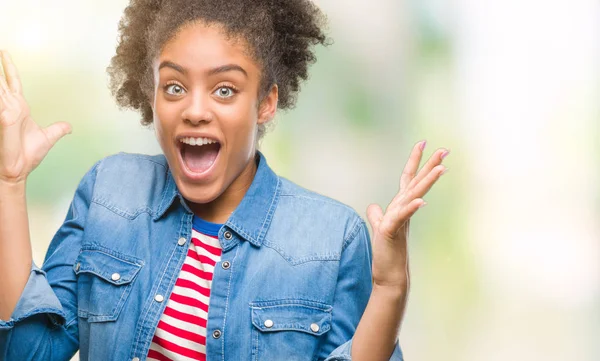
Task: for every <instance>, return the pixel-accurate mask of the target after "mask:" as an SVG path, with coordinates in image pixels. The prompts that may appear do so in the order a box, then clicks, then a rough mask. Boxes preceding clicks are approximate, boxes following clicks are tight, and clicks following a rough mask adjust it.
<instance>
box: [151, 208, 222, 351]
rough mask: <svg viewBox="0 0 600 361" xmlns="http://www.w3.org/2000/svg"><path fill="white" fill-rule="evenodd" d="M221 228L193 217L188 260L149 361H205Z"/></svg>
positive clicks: (169, 303) (155, 340)
mask: <svg viewBox="0 0 600 361" xmlns="http://www.w3.org/2000/svg"><path fill="white" fill-rule="evenodd" d="M220 227H221V225H218V224H215V223H209V222H206V221H203V220H201V219H200V218H198V217H194V226H193V229H192V241H191V242H190V246H189V249H188V253H187V257H186V258H185V262H184V263H183V267H182V268H181V272H180V273H179V277H178V278H177V282H176V283H175V287H174V288H173V292H172V293H171V296H170V297H169V300H168V301H167V305H166V308H165V311H164V313H163V315H162V316H161V318H160V320H159V322H158V327H157V328H156V331H155V333H154V338H153V339H152V344H151V345H150V350H149V351H148V358H147V359H148V360H158V361H192V360H202V361H205V360H206V321H207V319H208V303H209V299H210V287H211V284H212V277H213V272H214V268H215V264H216V263H217V262H219V261H220V260H221V245H220V244H219V239H218V237H217V235H218V231H219V228H220Z"/></svg>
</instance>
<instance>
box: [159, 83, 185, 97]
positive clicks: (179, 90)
mask: <svg viewBox="0 0 600 361" xmlns="http://www.w3.org/2000/svg"><path fill="white" fill-rule="evenodd" d="M164 89H165V92H166V93H167V94H169V95H181V94H183V93H185V90H184V89H183V87H182V86H181V85H179V84H167V85H166V86H165V88H164Z"/></svg>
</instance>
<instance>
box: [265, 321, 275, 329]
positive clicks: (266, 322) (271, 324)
mask: <svg viewBox="0 0 600 361" xmlns="http://www.w3.org/2000/svg"><path fill="white" fill-rule="evenodd" d="M265 327H266V328H271V327H273V320H266V321H265Z"/></svg>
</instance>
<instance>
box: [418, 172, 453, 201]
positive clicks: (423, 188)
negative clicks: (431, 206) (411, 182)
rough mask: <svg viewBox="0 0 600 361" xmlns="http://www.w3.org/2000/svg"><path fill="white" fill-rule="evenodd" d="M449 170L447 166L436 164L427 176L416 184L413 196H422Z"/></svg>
mask: <svg viewBox="0 0 600 361" xmlns="http://www.w3.org/2000/svg"><path fill="white" fill-rule="evenodd" d="M447 171H448V168H446V166H444V165H442V164H440V165H437V166H435V167H434V168H433V169H432V170H431V171H430V172H429V173H428V174H427V175H426V176H425V178H423V179H422V180H421V181H420V182H419V183H418V184H416V185H415V186H414V187H413V189H412V190H411V192H410V193H411V196H412V197H413V198H421V197H423V196H425V194H427V192H429V190H430V189H431V187H433V185H434V184H435V182H437V181H438V179H440V177H441V176H442V175H443V174H444V173H446V172H447Z"/></svg>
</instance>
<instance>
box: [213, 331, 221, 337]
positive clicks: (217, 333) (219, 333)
mask: <svg viewBox="0 0 600 361" xmlns="http://www.w3.org/2000/svg"><path fill="white" fill-rule="evenodd" d="M219 337H221V331H220V330H214V331H213V338H219Z"/></svg>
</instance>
